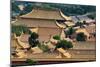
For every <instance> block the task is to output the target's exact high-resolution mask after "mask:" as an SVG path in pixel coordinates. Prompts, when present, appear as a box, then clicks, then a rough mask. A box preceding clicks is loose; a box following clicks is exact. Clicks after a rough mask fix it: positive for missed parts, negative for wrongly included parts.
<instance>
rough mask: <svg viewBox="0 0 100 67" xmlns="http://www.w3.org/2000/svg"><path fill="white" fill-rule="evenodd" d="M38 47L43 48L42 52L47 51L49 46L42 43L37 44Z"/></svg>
mask: <svg viewBox="0 0 100 67" xmlns="http://www.w3.org/2000/svg"><path fill="white" fill-rule="evenodd" d="M38 47H39V48H40V49H41V50H43V52H48V51H49V48H48V46H47V45H44V44H38Z"/></svg>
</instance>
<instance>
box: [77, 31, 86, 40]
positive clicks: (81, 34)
mask: <svg viewBox="0 0 100 67" xmlns="http://www.w3.org/2000/svg"><path fill="white" fill-rule="evenodd" d="M76 40H77V41H86V35H84V33H82V32H81V33H78V34H77V37H76Z"/></svg>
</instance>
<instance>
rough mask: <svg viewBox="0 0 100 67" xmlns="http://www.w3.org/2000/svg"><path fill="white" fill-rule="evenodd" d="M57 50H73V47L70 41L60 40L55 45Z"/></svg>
mask: <svg viewBox="0 0 100 67" xmlns="http://www.w3.org/2000/svg"><path fill="white" fill-rule="evenodd" d="M57 48H63V49H69V48H73V45H72V42H70V41H66V40H61V41H59V42H58V43H57V44H56V49H57Z"/></svg>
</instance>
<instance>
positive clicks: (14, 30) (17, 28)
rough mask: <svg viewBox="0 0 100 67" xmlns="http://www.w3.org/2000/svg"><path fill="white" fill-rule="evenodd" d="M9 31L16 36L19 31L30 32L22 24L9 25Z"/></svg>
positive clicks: (18, 34)
mask: <svg viewBox="0 0 100 67" xmlns="http://www.w3.org/2000/svg"><path fill="white" fill-rule="evenodd" d="M11 32H12V33H15V34H16V35H17V36H20V35H21V33H22V32H23V33H27V34H31V31H30V30H29V29H28V27H27V26H24V25H11Z"/></svg>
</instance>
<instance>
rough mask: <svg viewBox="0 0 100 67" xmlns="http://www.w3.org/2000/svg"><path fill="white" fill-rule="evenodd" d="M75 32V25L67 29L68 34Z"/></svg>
mask: <svg viewBox="0 0 100 67" xmlns="http://www.w3.org/2000/svg"><path fill="white" fill-rule="evenodd" d="M74 32H75V29H73V27H70V28H69V29H68V30H67V31H65V34H66V35H72V34H73V33H74Z"/></svg>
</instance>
